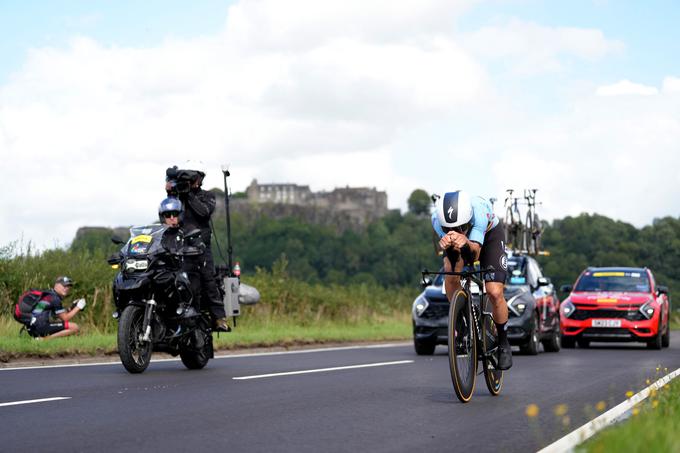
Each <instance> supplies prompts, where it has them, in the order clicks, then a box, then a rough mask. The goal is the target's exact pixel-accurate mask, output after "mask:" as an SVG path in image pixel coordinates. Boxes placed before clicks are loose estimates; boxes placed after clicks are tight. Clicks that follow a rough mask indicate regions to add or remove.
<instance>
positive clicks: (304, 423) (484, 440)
mask: <svg viewBox="0 0 680 453" xmlns="http://www.w3.org/2000/svg"><path fill="white" fill-rule="evenodd" d="M678 337H680V335H678V334H677V333H676V334H675V335H674V337H673V338H672V340H671V344H672V346H671V348H669V349H664V350H661V351H651V350H647V349H645V348H644V347H643V346H638V345H629V346H626V345H620V346H607V345H605V344H601V345H598V344H595V345H594V346H593V347H591V348H590V349H572V350H562V351H561V352H559V353H541V354H539V355H538V356H535V357H531V356H521V355H515V356H514V367H513V368H512V369H511V370H510V371H509V372H508V373H506V378H505V385H504V388H503V391H502V393H501V395H500V396H498V397H492V396H490V395H489V393H488V392H487V390H486V386H485V384H484V381H483V379H478V380H477V389H476V393H475V395H474V397H473V399H472V401H471V402H470V403H468V404H461V403H460V402H458V400H457V399H456V397H455V395H454V393H453V389H452V385H451V379H450V376H449V371H448V363H447V356H446V348H445V347H441V346H440V347H438V348H437V351H436V352H435V355H434V356H431V357H421V356H417V355H415V353H414V352H413V348H412V346H410V345H396V346H388V347H385V346H382V347H362V348H353V349H343V350H328V351H318V352H294V353H286V354H277V355H257V356H241V357H229V358H220V359H216V360H212V361H210V363H209V364H208V366H207V367H206V368H205V369H204V370H199V371H189V370H186V369H185V368H184V366H183V365H182V364H181V362H179V361H170V362H156V363H151V365H150V366H149V368H148V369H147V371H146V372H145V373H143V374H141V375H130V374H128V373H127V372H126V371H125V370H124V369H123V367H122V365H120V364H112V365H97V366H73V367H60V368H41V369H22V370H11V369H0V420H1V421H0V439H1V443H0V450H1V451H48V450H49V451H163V452H173V451H187V450H189V449H196V451H205V450H228V451H235V452H242V451H247V452H260V451H267V452H270V451H276V452H280V451H284V452H288V451H291V452H292V451H295V452H307V451H309V452H321V451H323V452H336V451H338V452H341V451H342V452H345V451H371V452H383V451H385V452H401V451H475V452H477V451H511V452H513V451H517V452H526V451H535V450H537V449H539V448H541V447H543V446H545V445H547V444H549V443H551V442H552V441H554V440H556V439H558V438H559V437H561V436H562V435H564V434H566V433H567V432H569V431H571V430H572V429H574V428H576V427H578V426H580V425H581V424H583V423H585V422H586V421H588V420H589V419H591V418H592V417H593V416H594V415H595V414H596V411H595V409H594V406H595V404H596V403H597V402H598V401H605V402H606V403H607V407H608V408H610V407H613V406H614V405H616V404H618V403H619V402H621V401H623V400H624V399H625V393H626V391H628V390H633V391H637V390H639V389H641V388H643V387H645V386H646V385H645V380H646V379H647V378H654V377H656V376H660V374H659V372H657V367H658V366H660V367H661V370H660V373H663V368H668V370H669V371H672V370H675V369H677V368H679V367H680V346H678V345H677V340H680V338H678ZM674 343H675V344H674ZM355 365H366V366H364V367H359V368H341V369H337V368H338V367H347V366H355ZM368 365H370V366H368ZM327 368H330V369H328V370H325V371H316V372H307V373H303V374H286V375H273V376H264V377H262V375H269V374H273V373H282V372H300V371H313V370H319V369H327ZM253 376H255V378H253ZM258 376H260V377H258ZM236 378H247V379H236ZM56 397H65V398H68V399H62V400H49V401H43V402H36V403H31V404H16V405H6V404H5V403H10V402H21V401H26V400H35V399H44V398H56ZM532 403H533V404H536V405H538V407H539V408H540V413H539V415H538V416H537V417H535V418H533V419H528V418H527V416H526V414H525V410H526V407H527V405H529V404H532ZM560 404H566V405H567V413H566V416H567V417H568V418H569V419H568V420H565V416H564V415H563V416H556V415H555V413H554V409H555V407H556V406H557V405H560ZM567 422H568V423H567ZM565 423H566V424H565ZM499 449H500V450H499Z"/></svg>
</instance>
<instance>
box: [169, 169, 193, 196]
mask: <svg viewBox="0 0 680 453" xmlns="http://www.w3.org/2000/svg"><path fill="white" fill-rule="evenodd" d="M199 177H200V174H199V173H198V172H196V171H194V170H180V169H179V168H177V165H175V166H174V167H171V168H168V169H167V170H166V171H165V180H166V181H167V182H168V185H169V188H168V190H167V192H168V195H178V194H184V193H189V191H190V190H191V184H192V183H193V182H195V181H196V179H197V178H199Z"/></svg>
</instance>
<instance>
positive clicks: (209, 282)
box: [165, 161, 229, 332]
mask: <svg viewBox="0 0 680 453" xmlns="http://www.w3.org/2000/svg"><path fill="white" fill-rule="evenodd" d="M204 177H205V171H204V169H203V164H202V163H200V162H197V161H187V162H186V163H185V165H184V168H181V169H180V168H178V167H177V166H174V167H171V168H168V169H167V170H166V171H165V181H166V182H165V191H166V192H167V194H168V196H171V197H177V198H178V199H179V200H180V201H181V202H182V204H183V205H184V219H183V223H184V227H185V229H186V230H187V231H191V230H193V229H195V228H198V229H200V230H201V239H202V240H203V243H204V244H205V246H206V248H205V253H204V255H203V256H204V259H205V263H204V266H203V267H202V268H201V297H200V300H201V306H202V308H205V309H207V310H209V311H210V314H211V315H212V318H213V322H214V328H215V330H217V331H220V332H228V331H229V326H228V324H227V315H226V312H225V311H224V305H223V304H222V298H221V297H220V293H219V290H218V289H217V283H216V280H215V262H214V260H213V256H212V248H211V246H210V239H211V237H210V235H211V230H210V217H211V216H212V214H213V212H214V211H215V204H216V202H215V195H214V194H212V193H210V192H208V191H205V190H203V189H202V185H203V178H204Z"/></svg>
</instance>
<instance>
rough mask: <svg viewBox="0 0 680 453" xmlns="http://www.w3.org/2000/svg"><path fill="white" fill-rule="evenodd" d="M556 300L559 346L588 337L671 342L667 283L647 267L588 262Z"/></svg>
mask: <svg viewBox="0 0 680 453" xmlns="http://www.w3.org/2000/svg"><path fill="white" fill-rule="evenodd" d="M561 290H562V291H564V292H570V294H569V296H568V297H567V298H566V299H564V300H563V301H562V303H561V304H560V330H561V331H562V347H564V348H573V347H574V344H575V343H578V345H579V347H582V348H586V347H588V345H589V344H590V342H591V341H639V342H644V343H647V346H648V347H649V348H651V349H661V348H662V347H668V345H669V343H670V326H669V324H670V320H669V313H670V297H669V295H668V288H667V287H665V286H661V285H657V284H656V281H655V280H654V276H653V275H652V272H651V271H650V270H649V269H647V268H632V267H597V268H595V267H589V268H588V269H586V270H585V271H583V272H582V273H581V275H580V276H579V278H578V280H576V285H575V286H574V287H573V288H572V287H571V286H569V285H565V286H563V287H562V288H561Z"/></svg>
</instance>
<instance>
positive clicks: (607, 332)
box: [581, 327, 633, 338]
mask: <svg viewBox="0 0 680 453" xmlns="http://www.w3.org/2000/svg"><path fill="white" fill-rule="evenodd" d="M581 336H583V337H589V336H593V337H602V338H632V336H633V334H631V333H630V331H629V330H628V329H619V328H616V329H612V328H608V327H590V328H588V329H585V330H584V331H583V332H582V333H581Z"/></svg>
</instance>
